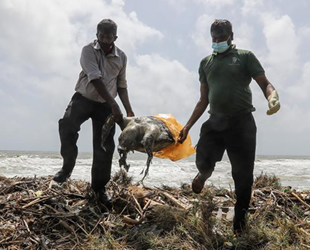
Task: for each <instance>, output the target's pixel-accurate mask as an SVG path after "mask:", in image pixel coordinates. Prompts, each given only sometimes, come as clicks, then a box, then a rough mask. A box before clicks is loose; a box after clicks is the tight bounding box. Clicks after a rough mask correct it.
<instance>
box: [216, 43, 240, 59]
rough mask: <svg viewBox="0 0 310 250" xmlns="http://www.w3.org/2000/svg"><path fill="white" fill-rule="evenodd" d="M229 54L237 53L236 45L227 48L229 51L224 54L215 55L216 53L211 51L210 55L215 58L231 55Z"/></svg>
mask: <svg viewBox="0 0 310 250" xmlns="http://www.w3.org/2000/svg"><path fill="white" fill-rule="evenodd" d="M231 53H237V49H236V44H232V45H231V47H230V48H229V50H228V51H225V52H224V53H217V52H215V51H213V53H212V55H214V56H216V55H219V56H226V55H228V54H231Z"/></svg>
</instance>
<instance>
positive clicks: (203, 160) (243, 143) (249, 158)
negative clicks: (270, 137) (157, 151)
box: [196, 113, 257, 227]
mask: <svg viewBox="0 0 310 250" xmlns="http://www.w3.org/2000/svg"><path fill="white" fill-rule="evenodd" d="M256 131H257V129H256V125H255V121H254V117H253V115H252V113H246V114H242V115H236V116H217V115H211V116H210V118H209V119H208V120H207V121H206V122H205V123H204V124H203V125H202V127H201V132H200V139H199V141H198V144H197V153H196V166H197V168H198V170H199V172H200V173H201V174H202V175H204V176H205V177H207V178H209V177H210V176H211V174H212V172H213V170H214V167H215V164H216V162H218V161H221V159H222V157H223V154H224V151H225V150H226V151H227V155H228V157H229V160H230V163H231V166H232V177H233V179H234V183H235V192H236V198H237V202H236V204H235V218H234V227H238V224H239V223H243V220H244V219H245V214H246V212H247V210H248V208H249V203H250V199H251V190H252V185H253V170H254V161H255V149H256Z"/></svg>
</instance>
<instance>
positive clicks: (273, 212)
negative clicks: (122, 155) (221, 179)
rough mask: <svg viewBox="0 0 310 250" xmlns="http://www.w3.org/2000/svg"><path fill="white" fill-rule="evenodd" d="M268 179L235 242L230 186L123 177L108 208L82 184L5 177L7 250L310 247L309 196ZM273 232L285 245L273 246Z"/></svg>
mask: <svg viewBox="0 0 310 250" xmlns="http://www.w3.org/2000/svg"><path fill="white" fill-rule="evenodd" d="M267 179H268V177H267V176H264V175H261V176H260V177H259V178H257V179H256V182H255V184H254V188H253V193H252V199H251V206H250V209H249V212H250V215H249V218H248V220H249V223H248V224H249V225H250V229H249V230H248V232H247V233H246V234H245V236H244V237H243V238H241V239H240V238H239V239H236V238H233V237H234V236H233V234H232V233H230V232H231V226H232V216H231V211H232V208H233V205H234V202H235V196H234V193H233V192H232V191H228V190H225V189H217V188H215V187H213V186H208V187H206V188H205V189H204V191H203V192H202V194H201V195H196V194H193V193H192V192H191V190H190V187H189V185H187V184H184V185H182V187H181V188H180V189H173V188H169V187H162V188H149V187H144V186H143V187H142V186H138V185H132V184H131V178H130V177H127V175H126V174H125V173H124V172H119V173H117V174H116V175H115V176H114V177H113V178H112V180H111V181H110V182H109V184H108V186H107V190H108V192H109V193H110V195H111V196H112V203H113V209H112V210H111V211H107V210H106V208H105V207H104V206H103V205H101V204H100V203H98V202H97V200H96V199H95V195H94V194H93V192H92V190H91V188H90V185H89V183H86V182H83V181H78V180H68V181H67V182H66V183H64V184H62V185H58V184H56V183H54V182H53V181H52V177H51V176H48V177H40V178H37V177H33V178H29V177H28V178H22V177H15V178H6V177H4V176H0V249H11V250H13V249H45V250H47V249H57V250H59V249H223V248H224V247H225V246H226V245H227V241H230V242H233V246H235V249H261V248H264V249H277V247H279V246H301V249H310V240H309V239H310V193H309V192H306V191H305V192H297V191H296V190H293V189H292V188H290V187H280V186H279V183H278V182H277V179H276V178H275V177H272V178H269V180H267ZM272 181H273V182H274V183H276V187H277V189H276V188H275V187H273V186H272V185H271V184H272ZM263 183H268V186H267V187H266V186H265V187H264V185H263ZM279 225H280V227H279ZM281 225H282V226H283V227H281ZM255 230H256V231H255ZM268 230H270V232H271V231H272V230H274V231H275V230H277V237H278V235H283V239H282V240H283V242H281V241H280V242H279V240H275V241H274V242H273V238H272V236H271V235H268V233H267V232H269V231H268ZM281 230H282V231H281ZM284 241H285V242H284ZM171 244H172V245H171ZM225 244H226V245H225ZM165 245H170V246H171V248H165ZM273 247H274V248H273ZM227 249H228V248H227ZM230 249H234V248H230ZM278 249H279V248H278ZM283 249H285V248H283Z"/></svg>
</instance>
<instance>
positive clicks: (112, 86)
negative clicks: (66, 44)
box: [75, 40, 127, 102]
mask: <svg viewBox="0 0 310 250" xmlns="http://www.w3.org/2000/svg"><path fill="white" fill-rule="evenodd" d="M80 64H81V67H82V71H81V73H80V75H79V79H78V81H77V83H76V86H75V91H77V92H79V93H80V94H81V95H82V96H84V97H85V98H87V99H89V100H92V101H96V102H105V100H104V99H103V98H102V97H101V96H100V95H99V93H98V92H97V90H96V89H95V87H94V85H93V84H92V83H90V82H91V81H92V80H95V79H102V82H103V83H104V85H105V86H106V88H107V90H108V91H109V92H110V94H111V96H112V97H113V98H115V97H116V96H117V88H127V80H126V64H127V57H126V55H125V53H124V52H123V51H122V50H120V49H119V48H118V47H116V46H114V48H113V50H112V52H111V53H110V54H108V55H107V56H106V55H105V54H104V52H103V51H102V50H101V48H100V45H99V43H98V42H97V41H96V40H95V41H94V42H92V43H90V44H88V45H86V46H85V47H84V48H83V49H82V54H81V58H80Z"/></svg>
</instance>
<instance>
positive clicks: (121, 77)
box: [117, 54, 127, 88]
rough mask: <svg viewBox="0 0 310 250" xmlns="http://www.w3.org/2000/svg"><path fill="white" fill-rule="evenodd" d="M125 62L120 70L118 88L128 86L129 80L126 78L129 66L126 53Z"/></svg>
mask: <svg viewBox="0 0 310 250" xmlns="http://www.w3.org/2000/svg"><path fill="white" fill-rule="evenodd" d="M123 60H124V63H123V67H122V69H121V70H120V72H119V74H118V77H117V87H118V88H127V80H126V67H127V56H126V55H125V54H124V58H123Z"/></svg>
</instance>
